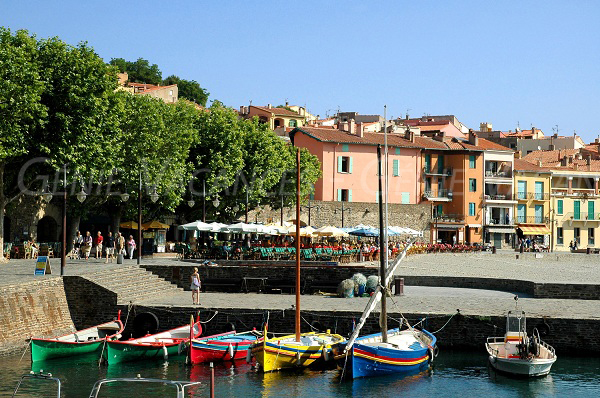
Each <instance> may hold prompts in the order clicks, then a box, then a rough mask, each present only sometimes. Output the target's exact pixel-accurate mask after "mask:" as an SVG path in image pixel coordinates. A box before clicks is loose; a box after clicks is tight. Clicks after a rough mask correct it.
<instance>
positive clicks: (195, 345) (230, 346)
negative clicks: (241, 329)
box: [190, 332, 256, 364]
mask: <svg viewBox="0 0 600 398" xmlns="http://www.w3.org/2000/svg"><path fill="white" fill-rule="evenodd" d="M255 342H256V337H255V336H254V335H246V336H244V335H243V334H236V333H235V332H231V333H224V334H222V335H216V336H210V337H204V338H202V339H197V340H192V348H191V350H192V351H191V355H190V356H191V360H192V363H193V364H199V363H205V362H219V361H235V360H238V359H246V357H247V355H248V351H249V350H251V348H252V345H253V344H254V343H255Z"/></svg>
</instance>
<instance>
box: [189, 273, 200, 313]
mask: <svg viewBox="0 0 600 398" xmlns="http://www.w3.org/2000/svg"><path fill="white" fill-rule="evenodd" d="M190 280H191V282H192V283H191V284H190V289H191V290H192V301H193V304H200V274H198V268H196V267H194V273H193V274H192V275H191V276H190Z"/></svg>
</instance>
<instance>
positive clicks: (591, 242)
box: [588, 228, 594, 246]
mask: <svg viewBox="0 0 600 398" xmlns="http://www.w3.org/2000/svg"><path fill="white" fill-rule="evenodd" d="M588 245H590V246H594V228H588Z"/></svg>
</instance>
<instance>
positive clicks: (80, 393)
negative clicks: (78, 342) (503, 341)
mask: <svg viewBox="0 0 600 398" xmlns="http://www.w3.org/2000/svg"><path fill="white" fill-rule="evenodd" d="M41 369H43V370H44V371H45V372H52V373H53V374H54V375H55V376H57V377H59V378H60V379H61V381H62V383H63V396H65V397H85V396H88V395H89V392H90V390H91V389H92V386H93V385H94V383H95V382H96V381H97V380H98V379H101V378H104V377H110V378H113V377H135V376H136V375H137V374H141V375H142V377H151V378H164V379H171V380H189V381H200V382H201V383H202V385H201V386H199V387H194V388H193V389H192V390H191V391H190V394H189V395H188V396H189V397H200V396H207V395H208V390H209V382H210V367H209V366H208V365H196V366H193V367H190V366H186V364H185V360H184V358H183V357H173V358H169V361H168V362H162V361H156V362H131V363H123V364H118V365H115V366H106V365H102V366H98V363H97V360H96V358H95V357H94V356H91V357H90V356H87V357H77V358H74V359H65V358H62V359H56V360H52V361H46V362H39V363H35V364H34V365H33V366H31V364H30V362H29V359H28V358H27V356H26V357H25V358H24V359H23V360H22V361H21V362H19V356H14V357H8V358H2V361H0V375H1V376H0V397H9V396H10V395H11V393H12V390H13V389H14V387H15V385H16V383H17V381H18V379H19V377H20V376H21V375H22V374H24V373H28V372H29V370H34V371H40V370H41ZM215 378H216V386H215V393H216V395H217V396H221V397H229V396H236V397H237V396H243V397H261V396H262V397H306V396H308V397H310V398H319V397H340V396H360V397H371V396H377V397H381V396H392V395H406V394H411V395H413V396H444V397H445V396H458V397H461V396H465V397H466V396H469V397H470V396H494V397H547V396H556V397H559V396H568V397H569V398H574V397H592V396H600V360H599V359H597V358H568V357H559V358H558V361H557V362H556V363H555V364H554V366H553V367H552V372H551V374H550V375H549V376H547V377H542V378H537V379H523V378H513V377H510V376H507V375H504V374H500V373H496V372H495V371H494V370H493V369H491V367H489V366H488V365H487V356H486V355H485V353H484V352H475V353H465V352H460V351H442V352H441V354H440V356H439V357H438V358H437V359H436V362H435V364H434V367H433V369H431V370H428V371H425V372H421V373H418V374H414V375H407V376H398V375H391V376H384V377H378V378H367V379H357V380H340V377H339V372H338V371H337V370H312V369H304V370H298V371H285V372H273V373H267V374H263V373H259V372H256V370H255V369H254V368H253V367H252V366H251V365H249V364H246V363H245V361H239V362H237V363H235V364H232V363H231V362H229V363H221V364H215ZM103 390H104V389H103ZM54 391H55V386H54V385H53V384H45V386H42V385H40V384H35V385H33V384H29V385H28V386H25V389H24V390H23V392H24V394H23V395H20V396H27V397H36V396H43V397H52V396H55V395H54ZM167 391H173V390H172V388H171V390H165V389H164V387H163V386H161V385H158V386H151V387H149V386H137V385H136V386H135V387H130V386H122V385H121V386H114V387H111V388H110V390H107V392H106V394H103V395H102V396H104V397H117V396H139V397H165V396H168V395H165V394H167Z"/></svg>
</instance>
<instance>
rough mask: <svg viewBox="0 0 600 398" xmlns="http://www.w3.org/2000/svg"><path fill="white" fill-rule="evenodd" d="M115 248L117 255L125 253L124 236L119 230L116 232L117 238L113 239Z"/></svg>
mask: <svg viewBox="0 0 600 398" xmlns="http://www.w3.org/2000/svg"><path fill="white" fill-rule="evenodd" d="M115 248H116V252H117V255H119V254H123V255H125V237H124V236H123V234H121V233H120V232H118V233H117V239H115Z"/></svg>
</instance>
